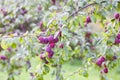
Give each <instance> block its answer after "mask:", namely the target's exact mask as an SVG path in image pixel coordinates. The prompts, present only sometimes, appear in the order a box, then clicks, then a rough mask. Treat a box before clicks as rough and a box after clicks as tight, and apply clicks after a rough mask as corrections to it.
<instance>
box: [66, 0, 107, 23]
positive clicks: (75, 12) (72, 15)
mask: <svg viewBox="0 0 120 80" xmlns="http://www.w3.org/2000/svg"><path fill="white" fill-rule="evenodd" d="M105 2H106V1H102V2H101V3H105ZM96 4H98V3H96V2H94V3H91V4H88V5H86V6H83V7H81V8H79V9H78V10H76V11H75V12H73V13H72V14H70V16H69V17H68V18H67V19H66V21H67V20H68V19H69V18H70V17H72V16H74V15H75V14H77V13H78V12H79V11H81V10H83V9H85V8H88V7H89V6H93V5H96Z"/></svg>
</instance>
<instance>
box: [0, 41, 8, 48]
mask: <svg viewBox="0 0 120 80" xmlns="http://www.w3.org/2000/svg"><path fill="white" fill-rule="evenodd" d="M1 47H2V48H3V49H7V48H8V45H7V44H6V41H2V42H1Z"/></svg>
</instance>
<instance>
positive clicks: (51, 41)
mask: <svg viewBox="0 0 120 80" xmlns="http://www.w3.org/2000/svg"><path fill="white" fill-rule="evenodd" d="M38 39H39V42H40V43H41V44H46V48H45V52H47V53H48V54H47V56H46V54H45V52H42V53H41V54H40V59H41V60H44V61H45V62H46V63H47V61H46V58H52V57H53V55H54V51H53V50H52V49H53V48H54V47H55V44H56V43H57V42H58V41H59V39H58V37H56V38H54V36H53V35H50V36H48V37H41V36H40V37H38ZM61 47H62V46H61Z"/></svg>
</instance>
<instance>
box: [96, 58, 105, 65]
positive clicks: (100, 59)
mask: <svg viewBox="0 0 120 80" xmlns="http://www.w3.org/2000/svg"><path fill="white" fill-rule="evenodd" d="M104 61H105V57H104V56H101V57H100V58H98V59H97V61H96V64H97V65H98V66H101V65H102V63H103V62H104Z"/></svg>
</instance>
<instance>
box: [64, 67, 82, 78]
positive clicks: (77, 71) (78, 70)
mask: <svg viewBox="0 0 120 80" xmlns="http://www.w3.org/2000/svg"><path fill="white" fill-rule="evenodd" d="M80 70H81V68H78V69H77V70H76V71H74V72H73V73H71V74H70V75H68V76H67V77H66V78H65V80H67V79H68V78H70V77H71V76H73V75H75V74H77V73H79V72H80Z"/></svg>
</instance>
